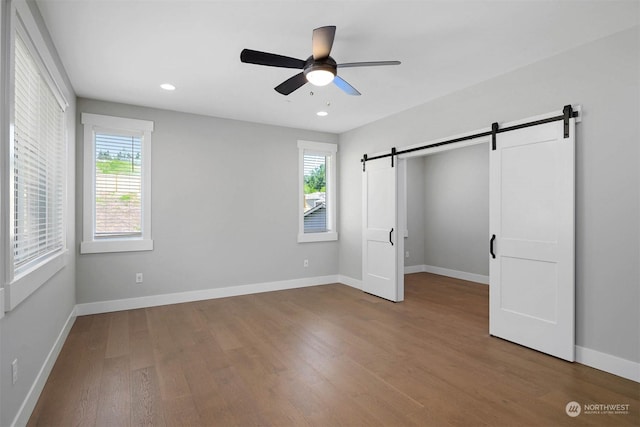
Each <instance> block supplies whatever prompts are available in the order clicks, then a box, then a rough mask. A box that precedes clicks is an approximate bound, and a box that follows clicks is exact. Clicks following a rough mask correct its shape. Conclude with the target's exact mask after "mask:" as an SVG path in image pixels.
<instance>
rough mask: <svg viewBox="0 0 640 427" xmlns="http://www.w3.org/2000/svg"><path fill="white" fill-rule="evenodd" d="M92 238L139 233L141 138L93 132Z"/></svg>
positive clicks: (140, 227) (140, 216) (140, 222)
mask: <svg viewBox="0 0 640 427" xmlns="http://www.w3.org/2000/svg"><path fill="white" fill-rule="evenodd" d="M95 165H96V168H95V174H96V175H95V224H94V230H95V231H94V233H95V238H97V239H99V238H106V237H114V236H130V237H136V236H141V234H142V137H141V136H135V135H117V134H109V133H100V132H96V133H95Z"/></svg>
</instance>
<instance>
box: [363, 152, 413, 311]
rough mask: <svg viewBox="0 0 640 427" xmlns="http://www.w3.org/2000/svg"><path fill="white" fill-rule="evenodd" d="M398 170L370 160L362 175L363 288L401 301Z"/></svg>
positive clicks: (382, 161)
mask: <svg viewBox="0 0 640 427" xmlns="http://www.w3.org/2000/svg"><path fill="white" fill-rule="evenodd" d="M397 182H398V167H397V165H394V166H392V164H391V158H389V157H385V158H382V159H377V160H368V161H366V163H365V170H364V172H363V173H362V215H363V216H362V224H363V230H362V289H363V290H364V291H365V292H367V293H370V294H373V295H376V296H379V297H381V298H385V299H388V300H390V301H400V300H402V298H403V295H399V292H398V246H399V245H398V239H400V238H401V237H399V236H403V234H402V233H399V232H398V215H397V200H398V199H397V194H398V186H397Z"/></svg>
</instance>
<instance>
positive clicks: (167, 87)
mask: <svg viewBox="0 0 640 427" xmlns="http://www.w3.org/2000/svg"><path fill="white" fill-rule="evenodd" d="M160 87H161V88H162V89H164V90H176V87H175V86H174V85H172V84H171V83H162V84H161V85H160Z"/></svg>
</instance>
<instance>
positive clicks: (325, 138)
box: [76, 98, 340, 303]
mask: <svg viewBox="0 0 640 427" xmlns="http://www.w3.org/2000/svg"><path fill="white" fill-rule="evenodd" d="M82 112H86V113H95V114H105V115H111V116H120V117H129V118H136V119H144V120H152V121H153V122H154V123H155V128H154V132H153V134H152V137H151V141H152V142H151V144H152V171H151V174H152V179H151V181H152V198H151V204H152V208H151V209H152V237H153V240H154V250H153V251H149V252H128V253H109V254H87V255H79V256H78V268H77V294H76V295H77V299H78V303H88V302H96V301H106V300H113V299H122V298H131V297H140V296H149V295H158V294H167V293H175V292H184V291H192V290H203V289H212V288H221V287H228V286H237V285H243V284H253V283H263V282H270V281H279V280H289V279H298V278H303V277H313V276H323V275H335V274H336V273H337V271H338V243H337V242H320V243H297V233H298V217H297V215H298V148H297V140H298V139H304V140H311V141H319V142H332V143H336V142H337V140H338V137H337V135H333V134H328V133H319V132H313V131H304V130H297V129H290V128H283V127H275V126H267V125H261V124H255V123H248V122H240V121H234V120H226V119H218V118H213V117H205V116H198V115H193V114H184V113H177V112H173V111H165V110H156V109H150V108H144V107H134V106H129V105H122V104H114V103H109V102H101V101H95V100H89V99H82V98H80V99H78V114H80V113H82ZM78 117H79V116H78ZM81 126H82V125H81V124H80V120H78V135H79V138H78V145H77V156H78V157H77V159H78V160H77V173H78V177H79V179H78V184H77V189H76V190H77V194H78V199H77V203H78V204H77V215H78V218H82V200H81V196H82V182H81V179H80V177H82V170H83V167H82V158H83V154H82V153H83V147H82V145H83V141H82V129H81ZM339 162H340V152H339V151H338V163H339ZM76 231H77V236H78V243H79V241H80V239H81V238H82V221H78V226H77V229H76ZM338 231H340V230H338ZM304 259H308V260H309V267H308V268H304V267H303V260H304ZM136 272H141V273H143V274H144V283H143V284H141V285H136V284H135V283H134V282H135V273H136Z"/></svg>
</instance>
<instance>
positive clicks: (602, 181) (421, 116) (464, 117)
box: [339, 27, 640, 363]
mask: <svg viewBox="0 0 640 427" xmlns="http://www.w3.org/2000/svg"><path fill="white" fill-rule="evenodd" d="M639 55H640V35H639V30H638V27H635V28H633V29H630V30H627V31H623V32H621V33H618V34H614V35H612V36H610V37H606V38H603V39H601V40H597V41H594V42H592V43H589V44H586V45H584V46H581V47H579V48H576V49H573V50H570V51H568V52H564V53H562V54H560V55H557V56H555V57H552V58H548V59H546V60H543V61H540V62H537V63H535V64H531V65H529V66H526V67H523V68H521V69H517V70H514V71H512V72H510V73H507V74H505V75H503V76H500V77H497V78H494V79H491V80H488V81H486V82H484V83H481V84H478V85H475V86H472V87H470V88H467V89H464V90H461V91H459V92H456V93H453V94H451V95H448V96H445V97H443V98H440V99H437V100H434V101H432V102H429V103H426V104H424V105H421V106H418V107H416V108H413V109H410V110H407V111H405V112H403V113H400V114H398V115H395V116H392V117H389V118H386V119H383V120H380V121H378V122H375V123H372V124H370V125H367V126H364V127H362V128H359V129H355V130H353V131H350V132H347V133H345V134H343V135H341V136H340V147H341V162H340V164H341V166H340V176H341V178H340V190H341V192H340V204H339V209H340V219H341V239H340V274H342V275H345V276H347V277H351V278H354V279H360V278H361V259H362V258H361V257H362V255H361V215H362V213H361V173H362V172H361V171H362V167H361V163H360V158H361V157H362V155H363V154H364V153H375V152H379V151H388V150H389V148H390V147H392V146H396V147H398V148H400V147H404V146H408V145H411V144H417V143H422V142H427V141H431V140H435V139H437V138H444V137H447V136H450V135H455V134H460V133H463V132H469V131H474V130H477V129H481V128H482V129H488V128H490V125H491V123H492V122H494V121H499V122H507V121H512V120H517V119H522V118H526V117H530V116H535V115H538V114H544V113H547V112H550V111H558V110H561V109H562V106H563V105H565V104H568V103H571V104H574V105H575V104H581V105H582V106H583V108H584V110H583V122H582V123H580V124H579V125H578V126H577V132H576V135H577V150H576V151H577V154H576V157H577V158H576V187H577V188H576V192H577V193H576V343H577V345H578V346H581V347H583V348H586V349H589V350H593V351H597V352H601V353H604V354H607V355H613V356H617V357H619V358H621V359H624V360H627V361H632V362H636V363H637V362H640V314H639V307H640V296H639V292H640V290H639V288H640V287H639V285H638V284H639V283H640V273H639V269H638V265H639V264H640V262H639V261H640V249H639V244H640V235H639V229H638V228H639V221H638V218H640V209H639V198H640V188H639V187H640V185H639V182H640V179H639V176H638V171H639V170H640V164H639V163H640V155H639V152H638V147H639V146H640V144H639V143H638V141H639V140H640V129H639V121H638V117H640V89H639V75H640V74H639V73H640V70H639V63H640V56H639Z"/></svg>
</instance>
